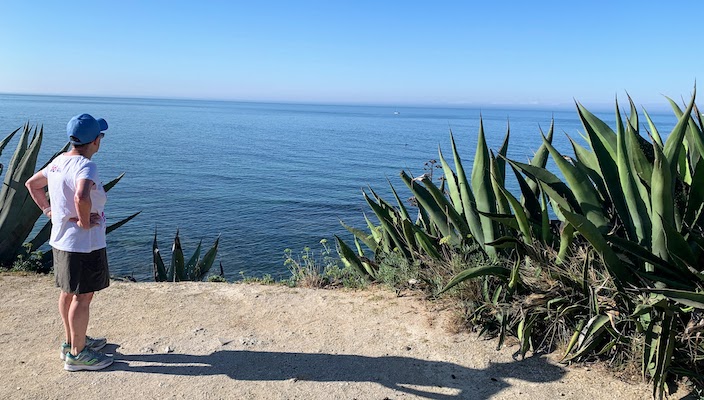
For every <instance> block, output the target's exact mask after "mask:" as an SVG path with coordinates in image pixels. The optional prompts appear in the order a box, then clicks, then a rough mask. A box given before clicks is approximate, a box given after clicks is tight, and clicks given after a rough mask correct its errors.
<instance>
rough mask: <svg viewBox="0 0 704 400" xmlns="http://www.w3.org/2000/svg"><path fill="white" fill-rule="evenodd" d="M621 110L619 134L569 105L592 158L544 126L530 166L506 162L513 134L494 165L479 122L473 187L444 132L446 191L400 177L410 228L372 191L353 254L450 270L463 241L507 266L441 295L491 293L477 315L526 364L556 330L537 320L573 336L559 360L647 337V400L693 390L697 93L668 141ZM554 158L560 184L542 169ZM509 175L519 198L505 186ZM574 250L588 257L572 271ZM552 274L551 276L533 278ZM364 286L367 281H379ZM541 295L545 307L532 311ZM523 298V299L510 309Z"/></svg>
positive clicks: (701, 183)
mask: <svg viewBox="0 0 704 400" xmlns="http://www.w3.org/2000/svg"><path fill="white" fill-rule="evenodd" d="M628 100H629V104H630V113H629V115H628V116H627V117H624V116H622V113H621V110H620V109H619V107H618V104H617V105H616V127H615V128H613V129H612V128H611V127H609V126H608V125H607V124H606V123H605V122H603V121H602V120H600V119H599V118H598V117H596V116H595V115H594V114H592V113H590V112H589V111H588V110H587V109H586V108H584V107H583V106H582V105H580V104H577V112H578V115H579V118H580V120H581V121H582V124H583V126H584V131H585V134H584V139H585V140H586V142H587V143H588V144H589V148H585V147H583V146H581V145H579V144H578V143H577V142H576V141H574V140H572V138H570V141H571V143H572V148H573V150H574V155H573V156H567V155H564V154H561V153H560V152H559V151H558V150H557V149H555V147H554V146H552V137H553V125H552V124H551V127H550V131H549V132H548V134H547V135H543V134H542V132H541V137H542V141H543V143H542V145H541V147H540V148H539V150H538V152H537V153H536V154H535V156H534V157H533V158H532V159H531V160H530V162H529V163H521V162H517V161H514V160H510V159H508V158H507V157H506V153H507V152H506V149H507V146H508V139H509V134H508V133H507V134H506V139H505V141H504V143H503V145H502V147H501V148H500V150H499V151H498V153H497V155H496V156H495V155H494V153H493V152H492V151H490V150H488V148H487V146H486V142H485V135H484V131H483V125H482V124H480V131H479V138H478V144H477V150H476V155H475V158H474V165H473V166H472V171H471V179H468V178H467V176H468V174H467V173H466V172H465V169H464V168H463V166H462V163H461V161H460V157H459V155H458V154H457V150H456V146H455V141H454V137H453V136H452V133H451V134H450V140H451V143H452V151H453V156H454V163H455V169H454V170H453V169H452V168H451V167H450V166H449V164H448V163H447V162H446V160H445V159H444V157H443V154H442V152H440V161H441V163H442V167H443V171H444V175H445V176H444V180H443V185H441V186H440V187H438V186H437V185H435V184H434V183H433V182H432V181H431V180H430V179H428V178H427V177H419V178H412V177H410V176H408V175H407V174H406V173H405V172H402V173H401V178H402V180H403V181H404V183H405V184H406V185H407V186H408V187H409V188H410V190H411V192H412V193H413V195H414V196H415V199H416V201H417V204H418V218H417V219H416V220H411V218H410V217H409V212H408V210H407V209H406V208H405V207H404V206H403V204H401V202H400V201H398V196H396V195H395V191H394V195H395V196H396V199H397V201H398V207H393V206H391V204H389V203H387V202H385V201H384V200H383V199H381V198H379V197H378V196H377V195H376V194H375V193H374V192H373V191H371V193H372V196H368V195H367V194H366V193H364V197H365V200H366V201H367V203H368V204H369V206H370V207H371V208H372V210H373V212H374V214H375V215H376V217H377V218H378V220H379V221H380V225H378V226H377V225H374V224H372V223H371V222H369V220H367V221H368V222H367V223H368V226H369V228H370V232H369V233H368V234H367V233H365V232H363V231H361V230H357V229H354V228H350V227H347V226H346V225H344V224H343V225H344V226H345V227H346V228H347V229H348V230H350V232H352V233H353V234H354V236H355V243H356V244H358V243H357V239H359V240H360V241H362V242H363V243H365V244H367V247H369V249H372V251H374V253H375V255H376V256H382V257H383V255H384V254H386V253H388V252H390V251H397V252H400V253H402V254H404V255H405V256H406V257H411V258H426V259H429V260H432V259H434V260H439V261H447V258H448V256H449V255H451V254H452V251H451V250H456V249H458V248H460V247H461V246H462V245H464V244H466V243H468V242H470V243H476V244H477V245H479V246H480V248H481V249H482V250H483V251H484V252H485V254H486V255H487V256H488V257H490V258H492V259H499V260H501V259H506V258H508V261H507V262H504V263H503V265H505V266H503V265H501V264H496V265H491V264H490V265H478V266H471V267H469V268H468V269H466V270H465V271H463V272H461V273H459V274H458V275H456V276H455V277H453V278H452V279H451V280H450V281H449V282H447V284H446V285H445V287H444V288H443V290H441V293H442V292H446V291H448V290H450V289H452V288H454V287H455V286H457V285H459V284H460V283H462V282H464V281H466V280H468V279H476V278H481V279H483V280H484V282H485V284H486V283H488V282H493V283H492V285H494V286H492V289H491V290H489V289H487V290H485V295H484V297H485V307H483V308H482V307H480V308H479V309H478V310H479V311H477V312H484V311H482V310H490V311H489V312H488V314H487V315H488V316H490V318H494V319H495V320H496V322H497V323H496V324H495V325H496V326H499V331H500V336H501V337H503V335H505V334H506V333H507V332H509V331H510V332H512V333H513V334H515V335H517V336H518V337H519V339H520V343H521V349H520V352H521V353H523V354H525V352H526V351H528V349H529V348H530V347H531V345H532V344H533V339H534V338H539V337H540V335H543V338H544V335H545V332H546V329H547V330H549V329H552V328H550V327H548V326H545V324H544V322H541V321H551V320H552V321H555V323H554V324H553V325H558V324H559V325H560V326H561V329H563V330H565V329H571V330H572V331H573V335H572V340H570V341H569V343H568V344H567V352H566V354H565V359H566V360H574V359H584V358H585V357H592V356H595V355H600V354H608V353H609V352H613V351H618V349H620V348H624V347H629V343H630V341H631V340H634V338H635V337H637V336H638V335H642V336H643V337H644V340H645V344H644V346H643V349H644V350H643V354H642V368H643V375H644V376H645V377H648V378H651V379H652V381H653V388H654V392H653V394H654V396H659V397H662V396H663V395H664V393H665V392H666V389H667V387H666V383H667V380H668V377H669V376H670V375H671V374H672V373H676V374H678V375H680V376H681V375H690V376H692V377H694V379H695V380H696V379H700V378H697V377H700V376H701V371H700V368H702V367H703V366H702V360H704V345H703V344H702V342H701V341H696V340H694V341H693V340H691V339H690V338H689V337H685V336H686V335H685V333H686V332H685V331H686V330H685V324H688V326H700V325H701V326H702V327H704V322H702V321H699V320H696V318H698V317H697V316H698V315H699V316H701V315H702V312H701V310H702V309H704V271H702V269H701V265H703V264H704V222H703V221H702V213H704V189H702V188H704V162H700V161H701V159H702V154H704V132H703V128H704V124H703V123H702V115H701V113H700V112H699V110H698V109H697V107H696V105H695V95H693V96H692V99H691V100H690V101H689V102H688V104H687V105H686V107H684V111H683V108H680V107H679V106H678V105H677V104H676V103H675V102H674V101H672V100H669V99H668V100H669V102H670V104H671V106H672V108H673V110H674V113H675V115H676V117H677V118H678V122H677V124H676V125H675V127H674V128H673V130H672V131H671V132H670V133H669V135H667V138H666V140H663V139H662V136H661V135H660V133H659V131H658V130H657V127H656V126H655V125H654V124H653V122H652V120H651V118H650V116H649V115H648V114H647V112H644V115H645V118H646V121H647V125H648V127H649V131H648V137H647V138H645V137H643V135H641V133H640V121H639V116H638V112H637V110H636V107H635V105H634V103H633V101H632V100H631V99H630V98H629V99H628ZM549 157H550V158H552V159H553V161H554V162H555V165H556V166H557V168H558V169H559V170H560V173H561V175H562V178H560V177H558V176H557V175H556V174H555V173H553V172H551V171H549V170H548V169H546V163H547V159H548V158H549ZM506 166H509V167H510V168H511V170H512V171H513V173H514V175H515V177H516V180H517V182H518V187H519V189H520V197H517V196H516V194H514V193H511V192H510V191H508V190H507V189H506V186H505V180H506V176H505V169H506ZM392 189H393V187H392ZM551 215H554V216H556V218H557V220H555V221H553V220H550V217H549V216H551ZM338 246H339V247H340V249H341V258H342V259H343V260H345V259H346V260H347V262H349V263H352V264H353V265H359V266H360V270H362V271H365V270H367V271H368V269H367V268H365V267H364V264H363V263H362V262H363V261H364V257H361V256H363V255H364V253H363V251H362V249H361V246H357V247H358V252H357V253H356V254H355V253H354V252H353V251H351V249H350V248H349V247H347V246H346V245H344V243H343V242H342V241H340V240H338ZM448 250H450V251H448ZM541 251H543V252H548V253H550V254H554V257H553V259H554V260H541V257H542V256H541ZM579 252H583V253H585V252H586V253H585V254H592V253H593V254H594V255H595V257H586V259H585V261H584V262H583V263H581V264H579V265H581V267H580V268H578V269H576V270H575V269H574V268H573V270H572V271H571V272H566V271H568V270H570V268H571V267H570V265H571V264H574V261H573V260H574V256H575V255H576V254H577V253H579ZM367 263H368V264H369V262H367ZM371 263H373V261H372V262H371ZM551 263H552V265H553V266H554V267H553V268H551V269H550V270H549V274H548V275H545V274H544V272H545V271H542V272H541V270H540V268H538V269H537V270H535V269H534V268H533V267H534V266H535V265H536V264H538V265H551ZM562 263H564V264H565V265H564V266H563V267H560V264H562ZM535 273H537V274H538V276H543V278H544V279H545V280H549V281H554V282H557V283H556V284H555V285H552V286H551V287H550V288H542V289H540V288H539V286H540V285H538V286H536V285H535V284H534V283H531V282H529V280H530V279H532V278H531V276H533V277H534V276H536V275H535ZM541 274H542V275H541ZM368 275H369V276H370V277H371V278H373V276H374V275H373V271H371V272H368ZM595 277H597V278H595ZM599 282H600V283H599ZM496 285H498V286H496ZM536 298H544V299H545V300H546V301H545V303H541V302H538V303H537V305H536V304H533V303H534V302H533V300H535V299H536ZM517 299H522V300H520V301H521V302H522V303H521V304H520V305H519V307H518V308H516V307H515V305H516V301H518V300H517ZM529 299H531V301H528V302H527V300H529ZM526 302H527V303H526ZM512 310H513V311H512ZM515 310H519V311H515ZM700 319H701V318H700ZM541 324H543V326H541ZM692 329H695V328H687V330H689V331H690V333H691V331H692ZM697 329H699V328H697ZM536 332H538V333H537V335H538V336H536ZM500 343H501V341H500ZM700 383H701V382H700Z"/></svg>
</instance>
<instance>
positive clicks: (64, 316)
mask: <svg viewBox="0 0 704 400" xmlns="http://www.w3.org/2000/svg"><path fill="white" fill-rule="evenodd" d="M72 300H73V294H71V293H66V292H64V291H61V293H60V294H59V314H60V315H61V321H63V323H64V333H65V337H66V339H64V341H65V342H66V343H71V326H70V325H69V323H68V310H69V308H70V307H71V301H72Z"/></svg>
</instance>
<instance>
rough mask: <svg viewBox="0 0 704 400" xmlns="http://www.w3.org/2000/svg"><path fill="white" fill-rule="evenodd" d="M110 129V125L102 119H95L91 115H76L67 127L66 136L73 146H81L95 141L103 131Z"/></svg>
mask: <svg viewBox="0 0 704 400" xmlns="http://www.w3.org/2000/svg"><path fill="white" fill-rule="evenodd" d="M107 129H108V123H107V122H106V121H105V120H104V119H102V118H98V119H95V118H93V117H92V116H91V115H90V114H81V115H76V116H75V117H73V118H71V120H70V121H68V124H67V125H66V134H67V135H68V140H69V142H71V144H74V145H81V144H86V143H90V142H92V141H94V140H95V139H96V138H97V137H98V135H100V134H103V135H104V133H102V131H104V130H107Z"/></svg>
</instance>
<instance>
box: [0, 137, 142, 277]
mask: <svg viewBox="0 0 704 400" xmlns="http://www.w3.org/2000/svg"><path fill="white" fill-rule="evenodd" d="M17 133H19V142H18V144H17V148H16V150H15V152H14V154H13V156H12V158H11V160H10V162H9V164H8V168H7V171H6V174H5V178H4V180H3V187H2V189H1V190H0V265H9V264H10V263H12V262H13V261H14V260H15V259H16V258H17V256H18V255H25V256H26V255H27V248H29V249H35V250H36V249H38V248H39V247H40V246H41V245H43V244H44V243H46V242H47V241H48V240H49V235H50V233H51V222H47V223H46V224H45V225H44V227H43V228H42V229H41V230H40V231H39V233H37V235H36V236H35V237H34V238H33V239H31V240H30V241H29V242H28V243H29V244H30V245H31V246H28V247H24V245H23V244H24V242H25V241H26V240H27V238H28V236H29V234H30V233H31V232H32V229H33V228H34V226H35V224H36V223H37V220H38V219H39V217H40V216H41V215H42V212H41V210H39V208H38V207H37V206H36V204H34V201H33V200H32V198H31V196H30V194H29V191H28V190H27V188H26V187H25V186H24V183H25V182H26V181H27V179H29V178H30V177H31V176H32V175H33V174H34V169H35V167H36V163H37V158H38V157H37V156H38V154H39V149H40V147H41V143H42V137H43V133H44V129H43V127H39V128H37V127H36V126H34V127H31V126H30V125H29V124H25V125H24V126H23V127H22V128H18V129H16V130H15V131H13V132H12V133H10V134H9V135H8V136H7V137H5V138H4V139H3V140H2V142H0V154H2V151H3V149H4V148H5V146H7V144H8V143H9V142H10V140H12V138H13V137H14V136H15V135H16V134H17ZM67 148H68V144H66V145H65V146H64V147H63V148H62V149H61V150H59V152H57V153H55V154H54V155H53V156H52V157H51V158H50V159H49V161H47V163H46V164H44V165H43V166H42V167H41V168H40V169H43V168H44V167H46V166H47V165H48V164H49V162H51V160H53V159H54V157H56V156H57V155H59V154H60V153H62V152H64V151H66V149H67ZM2 170H3V169H2V167H0V172H1V171H2ZM121 178H122V175H120V176H119V177H117V178H116V179H114V180H113V181H111V182H110V183H108V184H107V185H105V191H108V190H110V189H111V188H112V187H113V186H114V185H115V184H116V183H117V182H118V181H119V180H120V179H121ZM138 214H139V212H137V213H135V214H133V215H131V216H129V217H127V218H125V219H123V220H121V221H119V222H117V223H115V224H113V225H111V226H109V227H108V228H107V232H111V231H113V230H115V229H117V228H118V227H120V226H122V225H124V224H125V223H127V222H128V221H129V220H131V219H132V218H134V217H136V216H137V215H138Z"/></svg>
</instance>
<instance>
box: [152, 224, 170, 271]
mask: <svg viewBox="0 0 704 400" xmlns="http://www.w3.org/2000/svg"><path fill="white" fill-rule="evenodd" d="M152 258H153V264H152V265H153V269H154V280H155V281H156V282H165V281H167V280H168V279H169V278H168V274H167V271H166V266H165V265H164V260H163V259H162V258H161V253H160V251H159V245H158V244H157V242H156V228H154V241H153V242H152Z"/></svg>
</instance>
